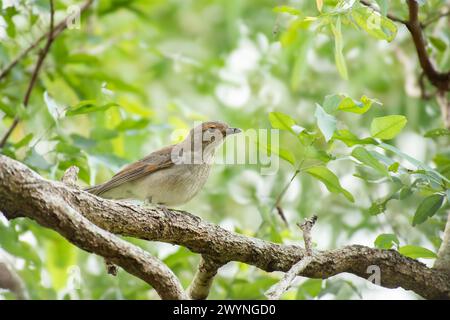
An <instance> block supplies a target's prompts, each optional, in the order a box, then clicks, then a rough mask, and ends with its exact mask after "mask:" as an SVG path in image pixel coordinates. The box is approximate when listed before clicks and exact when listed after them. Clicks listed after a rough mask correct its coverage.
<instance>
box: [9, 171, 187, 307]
mask: <svg viewBox="0 0 450 320" xmlns="http://www.w3.org/2000/svg"><path fill="white" fill-rule="evenodd" d="M72 168H74V167H72ZM1 171H3V167H2V170H1ZM73 171H76V170H73V169H69V170H68V171H67V172H70V173H71V174H72V173H73ZM71 174H69V175H66V176H65V177H66V179H65V180H66V181H67V180H69V178H68V176H70V175H71ZM0 178H1V179H3V178H4V177H3V172H2V173H0ZM70 182H72V183H74V178H73V177H72V179H71V181H70ZM33 189H34V191H31V192H32V193H33V196H32V199H31V198H30V200H37V201H39V200H38V199H41V200H40V201H39V203H36V205H37V207H38V208H35V210H31V211H23V213H25V216H26V217H28V218H31V219H33V220H35V221H36V222H38V223H39V224H41V225H43V226H45V227H48V228H50V229H53V230H55V231H57V232H58V233H60V234H61V235H62V236H63V237H65V238H66V239H68V240H69V241H70V242H72V243H73V244H75V245H76V246H77V247H79V248H81V249H83V250H86V251H88V252H92V253H95V254H97V255H100V256H102V257H104V258H105V259H107V260H108V261H111V262H113V263H114V264H117V265H118V266H120V267H122V268H123V269H124V270H126V271H127V272H129V273H131V274H133V275H135V276H137V277H138V278H140V279H142V280H144V281H146V282H147V283H148V284H150V285H151V286H153V288H155V290H156V292H157V293H158V294H159V296H160V297H161V298H162V299H186V298H187V296H186V295H185V293H184V291H183V288H182V286H181V284H180V282H179V281H178V279H177V278H176V276H175V275H174V274H173V273H172V271H171V270H170V269H169V268H168V267H167V266H166V265H165V264H163V263H162V262H161V261H160V260H159V259H157V258H154V257H153V256H151V255H150V254H148V253H147V252H145V251H144V250H142V249H141V248H139V247H137V246H134V245H132V244H131V243H129V242H127V241H125V240H122V239H121V238H119V237H117V236H116V235H114V234H111V233H109V232H108V231H105V230H103V229H101V228H100V227H98V226H96V225H94V224H93V223H92V222H90V221H89V220H88V219H86V218H85V217H84V216H82V215H81V214H79V213H78V212H77V210H75V209H74V208H73V207H72V206H71V205H69V204H68V203H66V202H65V201H64V200H63V199H62V198H61V197H59V196H58V195H56V194H45V193H43V192H42V191H43V190H41V189H40V188H39V187H37V188H33ZM10 191H12V190H10ZM42 197H45V202H43V201H42V200H43V198H42ZM0 200H1V201H0V203H2V205H0V206H3V203H4V202H5V201H6V202H8V201H9V200H10V199H9V197H8V198H6V197H3V196H0ZM17 201H20V200H18V199H17ZM6 215H7V216H8V214H6Z"/></svg>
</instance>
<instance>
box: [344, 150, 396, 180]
mask: <svg viewBox="0 0 450 320" xmlns="http://www.w3.org/2000/svg"><path fill="white" fill-rule="evenodd" d="M352 156H353V157H354V158H356V159H357V160H359V161H360V162H362V163H363V164H365V165H366V166H369V167H371V168H373V169H375V170H376V171H378V172H380V173H381V174H383V175H385V176H387V177H389V176H390V175H389V172H388V170H387V169H386V167H385V166H384V165H383V164H381V162H379V161H378V160H377V158H375V157H374V156H373V155H372V154H371V153H370V152H369V151H367V150H366V149H364V148H363V147H356V148H355V149H353V151H352Z"/></svg>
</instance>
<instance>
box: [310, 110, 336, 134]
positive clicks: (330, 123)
mask: <svg viewBox="0 0 450 320" xmlns="http://www.w3.org/2000/svg"><path fill="white" fill-rule="evenodd" d="M314 116H315V117H316V119H317V126H318V127H319V129H320V131H321V132H322V134H323V136H324V137H325V141H327V142H328V141H329V140H330V139H331V137H333V133H334V131H335V130H336V122H337V121H336V118H335V117H333V116H332V115H330V114H328V113H326V112H325V111H324V110H323V108H322V107H321V106H320V105H319V104H318V103H316V112H315V113H314Z"/></svg>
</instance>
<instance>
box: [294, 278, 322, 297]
mask: <svg viewBox="0 0 450 320" xmlns="http://www.w3.org/2000/svg"><path fill="white" fill-rule="evenodd" d="M322 281H323V280H322V279H308V280H306V281H305V282H303V283H302V284H301V285H300V286H299V287H298V290H297V296H296V299H297V300H305V299H308V298H314V297H317V296H318V295H319V293H320V292H321V291H322Z"/></svg>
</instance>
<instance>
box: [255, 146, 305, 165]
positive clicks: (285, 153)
mask: <svg viewBox="0 0 450 320" xmlns="http://www.w3.org/2000/svg"><path fill="white" fill-rule="evenodd" d="M258 146H259V147H260V148H263V149H265V150H267V151H268V152H269V153H274V154H276V155H277V156H279V157H280V158H281V159H283V160H286V161H287V162H289V163H291V164H292V165H295V161H296V160H295V156H294V155H293V154H292V152H290V151H289V150H286V149H283V148H280V147H278V148H277V149H272V146H271V145H270V144H268V145H265V144H262V143H260V144H258Z"/></svg>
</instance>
